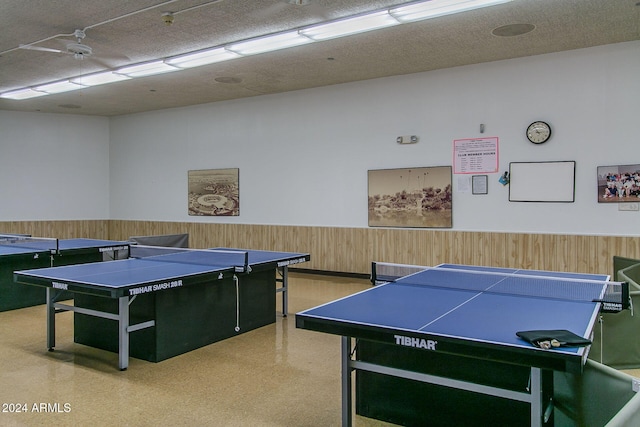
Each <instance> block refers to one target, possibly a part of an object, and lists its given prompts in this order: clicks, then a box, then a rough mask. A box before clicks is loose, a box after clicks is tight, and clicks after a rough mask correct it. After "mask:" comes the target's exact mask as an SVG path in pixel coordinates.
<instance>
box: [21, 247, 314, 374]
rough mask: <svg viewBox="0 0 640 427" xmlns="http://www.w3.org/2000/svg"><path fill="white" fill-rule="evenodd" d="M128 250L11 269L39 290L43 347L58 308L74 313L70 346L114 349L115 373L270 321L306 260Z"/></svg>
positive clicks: (223, 251)
mask: <svg viewBox="0 0 640 427" xmlns="http://www.w3.org/2000/svg"><path fill="white" fill-rule="evenodd" d="M130 255H131V257H130V258H128V259H124V260H117V261H112V262H109V263H92V264H82V265H74V266H64V267H54V268H44V269H37V270H26V271H17V272H15V274H14V278H15V281H16V282H18V283H22V284H26V285H33V286H40V287H45V288H46V291H47V347H48V348H49V350H53V348H54V347H55V314H56V312H60V311H74V341H75V342H76V343H80V344H85V345H89V346H93V347H97V348H101V349H104V350H109V351H113V352H117V353H118V367H119V368H120V370H125V369H127V367H128V366H129V356H132V357H136V358H139V359H144V360H149V361H152V362H159V361H161V360H164V359H167V358H169V357H173V356H176V355H178V354H182V353H185V352H187V351H191V350H194V349H196V348H199V347H202V346H205V345H208V344H211V343H213V342H216V341H219V340H222V339H226V338H229V337H232V336H234V335H237V334H240V333H244V332H247V331H249V330H252V329H255V328H258V327H261V326H264V325H267V324H270V323H274V322H275V318H276V294H277V293H278V292H281V293H282V296H283V304H282V314H283V316H286V315H287V298H288V297H287V288H288V284H287V279H288V267H289V266H290V265H294V264H298V263H302V262H306V261H309V259H310V256H309V254H304V253H291V252H273V251H258V250H248V251H247V250H244V249H236V248H215V249H202V250H194V249H182V248H160V247H150V246H142V245H132V246H131V249H130ZM278 274H279V275H280V276H279V277H280V278H279V279H278V278H277V275H278ZM277 282H281V283H282V286H281V287H280V288H276V286H278V283H277ZM60 290H63V291H66V292H72V293H73V294H74V306H69V305H67V304H62V303H60V302H58V300H57V293H58V292H59V291H60Z"/></svg>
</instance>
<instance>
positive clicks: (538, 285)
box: [371, 262, 631, 313]
mask: <svg viewBox="0 0 640 427" xmlns="http://www.w3.org/2000/svg"><path fill="white" fill-rule="evenodd" d="M569 276H570V275H567V274H563V273H558V274H557V275H556V276H554V275H553V274H552V273H550V272H542V271H532V270H525V271H522V270H521V271H515V272H510V271H506V269H504V270H501V269H494V270H492V269H487V270H481V269H479V268H474V269H464V268H456V267H455V266H447V267H424V266H417V265H405V264H392V263H380V262H373V263H372V269H371V282H372V284H373V285H381V284H385V283H396V284H402V285H409V286H428V287H432V288H445V289H456V290H464V291H473V292H483V293H495V294H507V295H519V296H526V297H535V298H549V299H560V300H569V301H579V302H598V303H600V304H601V305H600V311H602V312H605V313H617V312H620V311H622V310H624V309H628V308H630V307H631V299H630V297H629V285H628V283H626V282H612V281H608V280H594V279H588V278H577V277H575V276H579V275H574V277H569Z"/></svg>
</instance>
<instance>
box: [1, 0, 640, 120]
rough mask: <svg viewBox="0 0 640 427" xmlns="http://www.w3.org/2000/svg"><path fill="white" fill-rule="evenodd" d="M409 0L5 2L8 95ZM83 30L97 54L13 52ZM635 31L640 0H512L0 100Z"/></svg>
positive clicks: (76, 100)
mask: <svg viewBox="0 0 640 427" xmlns="http://www.w3.org/2000/svg"><path fill="white" fill-rule="evenodd" d="M402 3H406V1H403V0H397V1H393V0H377V1H372V0H339V1H330V0H312V2H311V3H310V4H308V5H303V6H297V5H292V4H288V3H287V2H286V1H285V0H217V1H213V2H212V1H211V0H173V1H158V0H136V1H135V2H134V1H130V0H82V1H72V0H69V1H56V2H54V1H50V0H2V11H3V13H2V14H0V52H3V53H2V54H1V55H0V92H6V91H8V90H12V89H17V88H21V87H25V86H33V85H37V84H43V83H48V82H52V81H55V80H60V79H63V78H68V77H74V76H78V75H82V74H87V73H91V72H96V71H101V70H105V69H109V68H111V69H114V68H117V67H121V66H124V65H127V64H130V63H139V62H143V61H148V60H151V59H155V58H164V57H169V56H173V55H177V54H180V53H186V52H191V51H195V50H198V49H202V48H206V47H212V46H218V45H223V44H226V43H229V42H232V41H238V40H244V39H248V38H251V37H256V36H260V35H265V34H270V33H275V32H279V31H284V30H287V29H292V28H296V27H301V26H307V25H310V24H314V23H317V22H321V21H324V20H329V19H335V18H339V17H343V16H350V15H354V14H357V13H360V12H364V11H370V10H377V9H381V8H384V7H387V6H392V5H397V4H402ZM154 6H157V7H154ZM198 6H201V7H198ZM144 9H148V10H144ZM141 10H142V11H141ZM138 11H140V12H138ZM169 11H170V12H173V13H174V16H175V20H174V23H173V24H172V25H165V24H164V23H163V20H162V13H163V12H169ZM134 12H138V13H134ZM512 24H532V25H534V26H535V29H534V30H533V31H531V32H529V33H527V34H524V35H518V36H508V37H498V36H496V35H494V34H492V31H493V30H494V29H495V28H498V27H501V26H505V25H512ZM85 28H86V38H85V39H84V41H83V43H84V44H86V45H89V46H91V48H92V49H93V53H94V55H93V56H92V57H90V58H87V59H85V60H82V61H79V60H75V59H74V58H73V56H71V55H66V54H59V53H52V52H42V51H36V50H25V49H16V48H17V47H18V46H19V45H21V44H29V43H33V42H35V41H39V40H43V39H49V38H51V39H50V40H47V41H43V42H41V43H38V44H37V45H36V46H39V47H49V48H54V49H60V48H62V49H64V46H65V44H66V43H68V42H71V41H73V37H58V38H53V36H56V35H58V34H70V33H73V31H74V30H75V29H85ZM639 39H640V2H639V1H638V0H546V1H544V0H514V1H513V2H511V3H506V4H502V5H498V6H492V7H489V8H485V9H481V10H475V11H471V12H466V13H462V14H457V15H450V16H445V17H441V18H436V19H431V20H426V21H422V22H416V23H412V24H404V25H399V26H395V27H391V28H388V29H383V30H378V31H373V32H369V33H364V34H360V35H356V36H352V37H347V38H341V39H336V40H331V41H325V42H320V43H313V44H310V45H306V46H301V47H295V48H290V49H286V50H281V51H277V52H272V53H266V54H262V55H255V56H252V57H245V58H241V59H236V60H233V61H227V62H222V63H218V64H212V65H208V66H203V67H198V68H192V69H188V70H184V71H179V72H174V73H169V74H164V75H158V76H149V77H142V78H137V79H132V80H129V81H125V82H120V83H113V84H108V85H103V86H97V87H93V88H87V89H82V90H78V91H73V92H67V93H62V94H57V95H48V96H44V97H40V98H33V99H28V100H22V101H17V100H8V99H0V109H4V110H19V111H42V112H55V113H73V114H87V115H101V116H114V115H121V114H129V113H135V112H142V111H150V110H158V109H163V108H171V107H178V106H186V105H194V104H202V103H208V102H216V101H223V100H229V99H237V98H244V97H249V96H257V95H262V94H269V93H279V92H286V91H291V90H298V89H304V88H311V87H320V86H326V85H333V84H339V83H345V82H351V81H358V80H366V79H372V78H378V77H385V76H393V75H402V74H409V73H416V72H422V71H429V70H435V69H443V68H450V67H456V66H460V65H467V64H476V63H481V62H488V61H496V60H502V59H509V58H517V57H523V56H530V55H539V54H543V53H550V52H558V51H564V50H571V49H579V48H585V47H590V46H598V45H604V44H611V43H619V42H625V41H631V40H639Z"/></svg>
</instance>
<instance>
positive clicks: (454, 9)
mask: <svg viewBox="0 0 640 427" xmlns="http://www.w3.org/2000/svg"><path fill="white" fill-rule="evenodd" d="M510 1H512V0H430V1H424V2H419V3H413V4H409V5H406V6H398V7H393V8H391V9H389V13H390V14H391V16H393V17H394V18H396V19H397V20H398V21H400V22H402V23H404V22H411V21H419V20H422V19H429V18H436V17H438V16H444V15H450V14H453V13H460V12H466V11H468V10H473V9H480V8H482V7H487V6H493V5H496V4H500V3H508V2H510Z"/></svg>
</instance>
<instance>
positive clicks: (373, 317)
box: [296, 263, 622, 426]
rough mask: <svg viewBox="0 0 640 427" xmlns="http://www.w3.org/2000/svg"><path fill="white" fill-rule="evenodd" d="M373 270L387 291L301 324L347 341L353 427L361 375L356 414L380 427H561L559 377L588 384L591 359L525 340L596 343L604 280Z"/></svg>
mask: <svg viewBox="0 0 640 427" xmlns="http://www.w3.org/2000/svg"><path fill="white" fill-rule="evenodd" d="M373 266H374V273H373V277H374V278H375V280H377V281H378V282H379V283H381V284H379V285H377V286H373V287H371V288H370V289H367V290H365V291H362V292H360V293H357V294H354V295H351V296H347V297H345V298H342V299H339V300H337V301H333V302H329V303H327V304H324V305H321V306H319V307H315V308H311V309H309V310H305V311H302V312H300V313H297V314H296V326H297V327H298V328H303V329H308V330H311V331H318V332H325V333H330V334H335V335H341V336H342V417H343V425H344V426H350V425H352V389H351V387H352V372H353V371H355V373H356V377H355V381H356V384H355V392H356V402H355V403H356V405H355V406H356V412H357V413H358V414H360V415H363V416H367V417H370V418H377V419H381V420H384V421H388V422H393V423H397V424H402V425H424V424H427V425H467V426H468V425H533V426H539V425H542V423H543V422H545V421H546V422H548V421H549V419H550V418H551V423H552V422H553V406H552V403H553V388H552V382H553V372H554V371H561V372H571V373H575V374H577V375H580V373H581V371H582V367H583V365H584V363H585V361H586V358H587V354H588V350H589V347H588V346H584V347H564V346H563V347H558V348H553V349H550V350H544V349H541V348H538V347H536V346H534V345H532V344H530V343H529V342H526V341H524V340H522V339H520V338H519V337H518V336H517V335H516V332H518V331H527V330H568V331H571V332H573V333H575V334H576V335H579V336H581V337H584V338H589V337H590V336H591V334H592V331H593V328H594V325H595V323H596V320H597V318H598V315H599V314H598V313H599V311H600V310H601V307H602V306H603V304H605V303H604V302H603V298H604V296H605V294H606V293H608V292H609V286H610V285H611V284H612V283H611V282H608V280H609V277H608V276H605V275H591V274H574V273H557V272H547V271H531V270H514V269H506V268H487V267H475V266H464V265H453V264H442V265H439V266H437V267H433V268H428V267H420V266H398V265H394V264H388V265H387V267H391V268H390V269H389V270H388V271H390V272H393V271H394V268H395V269H398V268H399V269H400V270H402V268H403V267H411V268H409V269H408V270H407V271H408V272H409V273H410V274H408V275H405V276H402V277H400V275H395V276H394V275H393V274H389V277H385V274H376V268H377V266H376V263H374V264H373ZM618 285H621V284H618ZM621 298H622V297H620V301H621ZM612 301H613V300H612ZM615 301H618V300H617V299H616V300H615ZM607 304H608V303H607ZM614 305H615V304H614ZM618 308H619V307H618ZM354 338H355V340H356V341H355V342H356V344H355V347H354V345H353V339H354ZM467 411H469V413H467ZM502 416H505V417H504V418H501V417H502ZM514 417H515V419H514ZM519 417H524V419H522V418H519ZM547 425H548V424H547Z"/></svg>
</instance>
